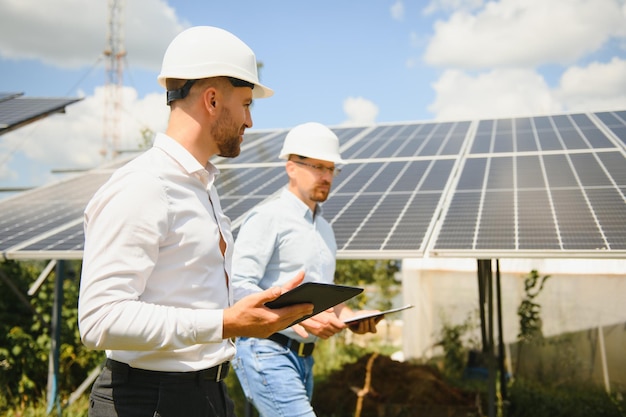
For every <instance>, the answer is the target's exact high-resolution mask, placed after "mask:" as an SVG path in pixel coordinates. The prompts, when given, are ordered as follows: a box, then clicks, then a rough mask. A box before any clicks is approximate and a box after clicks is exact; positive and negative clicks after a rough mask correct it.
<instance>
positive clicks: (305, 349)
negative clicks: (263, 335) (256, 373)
mask: <svg viewBox="0 0 626 417" xmlns="http://www.w3.org/2000/svg"><path fill="white" fill-rule="evenodd" d="M268 339H269V340H271V341H274V342H276V343H278V344H279V345H283V346H285V347H288V348H289V349H291V350H292V351H293V352H294V353H295V354H296V355H298V356H302V357H306V356H311V354H312V353H313V349H314V348H315V343H300V342H298V341H297V340H294V339H291V338H289V337H287V336H285V335H283V334H280V333H274V334H272V335H270V336H269V337H268Z"/></svg>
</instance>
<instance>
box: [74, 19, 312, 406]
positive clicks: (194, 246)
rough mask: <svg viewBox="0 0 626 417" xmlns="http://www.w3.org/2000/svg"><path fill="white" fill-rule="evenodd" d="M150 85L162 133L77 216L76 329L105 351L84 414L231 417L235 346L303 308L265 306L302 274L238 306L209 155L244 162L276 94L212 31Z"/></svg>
mask: <svg viewBox="0 0 626 417" xmlns="http://www.w3.org/2000/svg"><path fill="white" fill-rule="evenodd" d="M158 80H159V82H160V83H161V85H163V86H165V87H166V88H167V104H168V105H169V106H170V107H171V113H170V119H169V123H168V127H167V130H166V132H165V133H160V134H157V135H156V138H155V140H154V145H153V147H152V148H151V149H150V150H148V151H146V152H145V153H143V154H142V155H141V156H139V157H137V158H135V159H134V160H133V161H131V162H130V163H128V164H126V165H125V166H124V167H122V168H120V169H118V170H117V171H116V172H115V173H114V174H113V175H112V177H111V178H110V179H109V181H108V182H107V183H106V184H105V185H103V186H102V187H101V188H100V189H99V190H98V191H97V192H96V194H95V195H94V197H93V198H92V199H91V201H90V202H89V204H88V205H87V207H86V209H85V221H84V229H85V249H84V258H83V270H82V276H81V285H80V295H79V306H78V309H79V311H78V312H79V326H80V332H81V337H82V340H83V342H84V343H85V345H86V346H88V347H90V348H93V349H103V350H106V356H107V361H106V366H105V368H104V369H103V370H102V372H101V373H100V375H99V377H98V379H97V380H96V381H95V383H94V385H93V388H92V393H91V397H90V408H89V415H90V416H92V417H96V416H98V417H109V416H119V417H127V416H128V417H130V416H133V417H134V416H160V417H182V416H184V417H190V416H198V417H213V416H220V417H230V416H233V415H234V407H233V403H232V401H231V400H230V398H229V397H228V395H227V393H226V388H225V385H224V382H223V379H224V377H225V376H226V374H227V373H228V369H229V361H230V360H231V359H232V358H233V357H234V354H235V346H234V342H233V339H234V338H235V337H236V336H257V337H265V336H268V335H270V334H273V333H274V332H276V331H278V330H280V329H283V328H285V327H286V326H288V325H289V324H290V323H292V322H293V320H296V319H298V318H300V317H303V316H305V315H307V314H310V313H311V312H312V306H311V305H310V304H301V305H297V306H292V307H288V308H283V309H278V310H270V309H268V308H267V307H265V306H264V304H265V303H266V302H268V301H270V300H274V299H276V298H277V297H278V296H279V295H280V294H281V293H282V292H284V291H285V290H288V289H290V288H293V287H295V286H296V285H298V284H299V283H300V282H301V281H302V278H303V274H300V275H299V276H296V274H294V279H293V280H291V281H289V282H288V283H286V284H285V285H283V287H282V288H280V287H274V288H270V289H268V290H267V291H264V292H261V293H257V294H253V295H251V296H249V297H246V298H244V299H241V300H240V301H238V302H236V303H235V302H233V295H232V285H231V284H230V282H229V281H230V279H231V265H232V252H233V238H232V234H231V230H230V221H229V220H228V218H227V217H226V216H225V215H224V213H223V211H222V209H221V207H220V201H219V197H218V195H217V193H216V189H215V187H214V181H215V180H216V176H217V175H218V173H219V172H218V170H217V169H216V168H215V166H214V165H213V164H211V163H210V162H209V159H210V158H211V157H212V156H214V155H221V156H225V157H235V156H237V155H238V154H239V151H240V143H241V141H242V140H243V134H244V131H245V129H247V128H249V127H251V126H252V118H251V116H250V104H251V103H252V99H253V98H262V97H269V96H270V95H271V94H272V90H270V89H269V88H267V87H265V86H263V85H262V84H260V83H259V79H258V75H257V67H256V58H255V56H254V53H253V52H252V50H250V48H249V47H248V46H247V45H246V44H245V43H243V42H242V41H241V40H240V39H239V38H237V37H236V36H234V35H233V34H231V33H229V32H227V31H224V30H222V29H219V28H215V27H207V26H202V27H193V28H191V29H188V30H186V31H184V32H182V33H180V34H179V35H178V36H177V37H176V38H175V39H174V40H173V41H172V42H171V44H170V45H169V47H168V48H167V51H166V52H165V56H164V58H163V66H162V70H161V73H160V75H159V77H158ZM302 333H303V334H304V332H302Z"/></svg>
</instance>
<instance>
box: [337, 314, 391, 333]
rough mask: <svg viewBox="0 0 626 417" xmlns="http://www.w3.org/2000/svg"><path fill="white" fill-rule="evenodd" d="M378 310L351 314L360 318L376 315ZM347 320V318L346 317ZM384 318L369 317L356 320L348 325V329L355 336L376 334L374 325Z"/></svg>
mask: <svg viewBox="0 0 626 417" xmlns="http://www.w3.org/2000/svg"><path fill="white" fill-rule="evenodd" d="M378 312H379V311H378V310H371V311H370V310H361V311H357V312H353V317H354V316H360V315H365V314H370V313H378ZM346 318H348V317H346ZM383 318H384V316H377V317H370V318H368V319H363V320H358V321H355V322H352V323H349V324H348V328H349V329H350V330H351V331H352V332H353V333H356V334H365V333H376V331H377V329H376V325H377V324H378V322H379V321H381V320H382V319H383Z"/></svg>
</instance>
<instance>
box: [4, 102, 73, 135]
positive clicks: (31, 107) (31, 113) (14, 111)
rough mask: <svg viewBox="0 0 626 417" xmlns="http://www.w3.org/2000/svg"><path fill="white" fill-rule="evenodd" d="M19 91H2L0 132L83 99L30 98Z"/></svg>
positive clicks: (62, 109)
mask: <svg viewBox="0 0 626 417" xmlns="http://www.w3.org/2000/svg"><path fill="white" fill-rule="evenodd" d="M20 96H21V94H19V93H0V134H4V133H7V132H9V131H11V130H14V129H17V128H18V127H20V126H23V125H25V124H28V123H31V122H33V121H35V120H38V119H41V118H43V117H46V116H49V115H50V114H51V113H58V112H62V111H64V110H65V107H67V106H68V105H70V104H72V103H75V102H77V101H79V100H81V99H77V98H30V97H20Z"/></svg>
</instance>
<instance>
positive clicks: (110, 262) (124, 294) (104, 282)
mask: <svg viewBox="0 0 626 417" xmlns="http://www.w3.org/2000/svg"><path fill="white" fill-rule="evenodd" d="M218 173H219V171H218V170H217V168H215V167H214V166H213V165H212V164H211V163H207V165H206V167H203V166H202V165H201V164H200V163H199V162H198V161H197V160H196V159H195V158H194V157H193V156H192V155H191V154H190V153H189V152H188V151H187V150H186V149H185V148H184V147H182V146H181V145H180V144H179V143H178V142H176V141H175V140H173V139H172V138H170V137H168V136H166V135H164V134H158V135H157V137H156V138H155V141H154V146H153V147H152V148H151V149H150V150H148V151H146V152H145V153H143V154H142V155H140V156H139V157H137V158H135V159H134V160H132V161H131V162H129V163H128V164H127V165H125V166H124V167H122V168H120V169H118V170H117V171H116V172H115V173H114V174H113V175H112V177H111V178H110V180H109V181H108V182H107V183H106V184H104V185H103V186H102V187H101V188H100V189H99V190H98V191H97V192H96V194H95V195H94V196H93V198H92V199H91V201H90V202H89V204H88V205H87V207H86V209H85V223H84V228H85V250H84V256H83V269H82V277H81V285H80V296H79V302H78V313H79V327H80V332H81V337H82V340H83V342H84V343H85V345H86V346H88V347H90V348H94V349H105V350H106V353H107V356H108V357H109V358H111V359H115V360H118V361H120V362H124V363H127V364H129V365H130V366H133V367H136V368H142V369H150V370H158V371H168V372H184V371H194V370H199V369H205V368H209V367H212V366H215V365H217V364H219V363H222V362H224V361H227V360H230V359H231V358H232V357H233V355H234V353H235V348H234V345H233V343H232V341H231V340H223V339H222V334H223V329H222V325H223V320H222V319H223V309H224V308H226V307H228V306H229V305H230V304H232V292H231V290H230V286H229V285H228V282H227V279H228V277H229V276H230V274H231V260H232V250H233V249H232V248H233V238H232V234H231V229H230V221H229V219H228V218H227V217H226V216H225V215H224V213H223V212H222V209H221V207H220V204H219V198H218V195H217V192H216V190H215V187H214V186H213V182H214V180H215V176H216V175H217V174H218ZM220 233H221V236H222V237H223V239H224V241H225V242H226V251H225V254H224V255H222V252H221V250H220V246H219V242H220Z"/></svg>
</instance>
